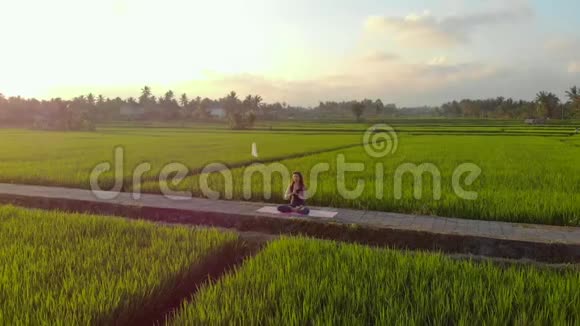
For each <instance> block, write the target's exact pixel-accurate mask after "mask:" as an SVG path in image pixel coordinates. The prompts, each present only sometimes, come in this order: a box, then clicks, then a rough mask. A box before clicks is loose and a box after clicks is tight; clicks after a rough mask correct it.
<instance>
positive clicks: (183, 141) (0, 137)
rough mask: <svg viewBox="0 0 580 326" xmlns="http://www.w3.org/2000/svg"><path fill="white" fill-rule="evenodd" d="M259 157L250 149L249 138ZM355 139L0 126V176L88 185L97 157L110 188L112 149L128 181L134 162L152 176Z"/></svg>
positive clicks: (0, 179) (19, 180)
mask: <svg viewBox="0 0 580 326" xmlns="http://www.w3.org/2000/svg"><path fill="white" fill-rule="evenodd" d="M254 142H255V143H256V144H257V145H258V154H259V157H258V158H255V157H252V155H251V151H250V149H251V146H252V143H254ZM358 143H360V136H359V135H358V134H357V135H354V134H329V135H315V134H309V133H301V132H298V133H265V132H224V131H215V132H212V131H205V132H204V131H196V130H188V129H166V128H141V129H139V128H103V129H99V130H98V131H97V132H95V133H82V132H50V131H33V130H21V129H4V130H0V148H2V160H1V161H0V182H9V183H27V184H42V185H60V186H69V187H79V188H89V187H90V182H89V181H90V179H89V176H90V172H91V171H92V170H93V169H94V168H95V166H97V164H99V163H101V162H109V163H110V164H111V165H112V166H111V171H109V172H105V173H103V174H102V175H101V176H100V177H99V183H100V185H101V187H102V188H103V189H110V188H112V186H113V184H114V181H115V176H114V172H113V171H114V164H115V159H114V153H115V148H116V147H122V148H123V149H124V155H123V160H124V164H123V172H124V173H123V174H124V176H123V179H124V180H125V186H128V185H129V184H130V183H131V182H132V178H133V174H132V172H133V171H134V169H135V167H136V166H138V165H139V164H140V163H143V162H146V163H150V164H151V170H150V171H149V172H147V173H145V175H144V178H145V179H147V178H149V179H153V178H155V177H156V176H157V175H159V173H160V171H161V169H162V168H163V167H164V166H166V165H167V164H168V163H174V162H178V163H181V164H183V165H185V166H186V167H187V168H188V169H189V170H190V171H191V172H193V171H195V170H196V169H201V168H202V167H203V166H205V165H206V164H208V163H214V162H220V163H225V164H233V165H235V164H241V163H246V162H251V161H255V160H271V159H275V158H283V157H286V156H288V155H296V154H301V153H305V152H313V151H320V150H324V149H325V148H336V147H340V146H344V145H348V144H358Z"/></svg>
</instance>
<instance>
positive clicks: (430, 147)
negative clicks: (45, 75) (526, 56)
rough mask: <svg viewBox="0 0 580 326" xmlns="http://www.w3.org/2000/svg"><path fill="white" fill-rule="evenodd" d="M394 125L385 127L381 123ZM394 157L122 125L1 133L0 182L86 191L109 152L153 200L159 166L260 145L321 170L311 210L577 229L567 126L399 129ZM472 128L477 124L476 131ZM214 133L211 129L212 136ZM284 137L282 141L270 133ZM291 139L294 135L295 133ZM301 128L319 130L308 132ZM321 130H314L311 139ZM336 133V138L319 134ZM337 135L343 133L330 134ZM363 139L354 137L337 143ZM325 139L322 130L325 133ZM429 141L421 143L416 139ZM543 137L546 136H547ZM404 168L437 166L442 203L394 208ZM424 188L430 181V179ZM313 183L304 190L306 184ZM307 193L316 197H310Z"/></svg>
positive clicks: (265, 152)
mask: <svg viewBox="0 0 580 326" xmlns="http://www.w3.org/2000/svg"><path fill="white" fill-rule="evenodd" d="M387 122H389V121H387ZM395 122H396V123H398V124H399V125H395V128H397V129H399V130H401V131H399V133H398V135H399V147H398V151H397V152H396V153H395V154H394V155H390V156H387V157H386V158H385V159H373V158H371V157H369V156H368V155H366V153H365V151H364V150H363V149H362V147H358V148H357V147H354V148H350V149H344V150H340V151H338V152H326V153H322V154H316V155H308V156H305V157H303V158H294V159H284V158H288V157H291V156H297V155H306V154H309V153H310V154H312V153H314V152H317V151H324V150H330V149H333V148H337V147H340V146H345V145H349V144H360V143H361V142H362V133H363V130H364V128H367V127H368V126H369V125H370V123H361V124H349V123H336V124H334V123H331V124H322V123H303V124H301V123H300V122H286V123H276V124H275V125H274V126H273V128H274V129H273V131H270V130H261V131H236V132H234V131H228V130H224V129H215V130H200V129H199V128H201V127H200V126H198V128H197V129H196V128H193V129H188V128H168V127H151V128H149V127H143V128H128V127H120V126H109V127H102V128H100V129H99V131H98V132H96V133H74V132H70V133H63V132H42V131H30V130H16V129H13V130H1V131H0V147H1V148H2V149H3V152H2V161H1V162H0V182H13V183H29V184H48V185H64V186H71V187H80V188H88V187H89V172H90V171H91V170H92V169H93V168H94V167H95V166H96V164H98V163H100V162H103V161H108V162H112V161H113V150H114V148H115V146H118V145H120V146H122V147H123V148H124V149H125V164H124V177H125V190H130V189H131V183H132V177H133V176H132V173H131V172H132V171H133V169H134V167H135V166H137V165H138V164H139V163H141V162H149V163H150V164H151V171H150V172H148V173H146V174H145V176H144V178H145V179H146V180H148V182H146V184H145V186H144V188H145V189H146V190H147V191H152V192H158V191H159V185H158V183H157V182H156V181H154V180H156V176H157V175H158V174H159V172H160V169H161V168H162V167H163V166H165V164H167V163H170V162H180V163H183V164H184V165H185V166H186V167H187V168H188V169H189V170H190V171H191V172H193V173H195V172H196V171H198V170H199V169H200V168H201V167H203V166H205V165H206V164H208V163H214V162H219V163H227V164H229V165H233V166H236V165H237V166H241V165H244V164H249V163H250V162H252V161H254V160H255V159H254V158H253V157H252V156H251V155H250V147H251V144H252V143H253V142H256V143H257V145H258V152H259V160H281V163H282V164H284V165H285V166H287V168H288V170H289V171H293V170H300V171H303V172H305V173H306V177H307V179H309V178H308V177H309V176H308V174H309V171H310V170H311V167H312V166H314V165H316V164H318V163H328V164H329V165H330V171H329V172H323V173H322V174H321V176H322V177H321V178H319V184H318V188H317V191H316V193H315V194H314V197H313V198H311V199H310V201H309V202H310V203H311V204H316V205H322V206H335V207H352V208H360V209H375V210H384V211H400V212H410V213H421V214H435V215H444V216H455V217H464V218H476V219H488V220H504V221H516V222H531V223H545V224H559V225H580V204H579V203H580V200H579V199H580V182H579V181H580V177H578V176H579V175H580V174H579V173H578V172H580V171H579V169H580V165H578V164H577V162H578V159H579V156H580V152H579V150H580V148H579V146H578V139H580V136H564V135H568V134H569V133H570V132H571V131H572V129H571V127H570V126H558V125H556V126H552V125H550V126H525V125H523V124H521V123H520V124H517V123H516V122H511V124H508V122H501V123H500V122H489V123H487V124H486V123H484V122H482V121H472V120H465V121H463V120H462V121H455V122H456V123H455V122H454V123H450V122H449V121H447V120H437V119H434V120H424V121H423V120H421V121H419V120H417V121H415V124H413V123H412V122H413V120H396V121H395ZM476 123H477V124H476ZM206 127H207V128H214V127H215V126H214V125H207V126H206ZM276 128H285V129H287V131H281V130H279V131H276ZM292 128H296V129H295V130H294V131H291V130H292ZM304 128H306V129H308V128H310V129H312V130H319V131H308V130H304ZM317 128H321V129H317ZM324 128H334V129H324ZM336 128H338V129H336ZM351 128H358V129H355V130H360V132H351V131H349V132H344V133H342V132H339V131H336V130H351ZM324 130H326V131H324ZM426 133H427V134H432V135H419V134H426ZM540 135H546V136H551V137H542V136H540ZM338 153H344V154H345V155H346V158H347V161H349V162H361V163H365V166H366V170H365V171H364V172H361V173H350V174H348V175H347V178H346V183H347V186H348V189H353V188H354V186H355V185H356V182H357V177H361V178H365V179H366V187H365V189H364V191H363V193H362V195H361V196H359V197H357V198H356V199H354V200H351V199H348V200H345V199H344V198H343V197H342V196H341V195H340V193H339V191H338V189H337V182H336V180H337V176H336V156H337V154H338ZM377 162H382V163H384V165H385V172H384V176H385V177H384V185H383V188H384V189H383V192H384V196H383V198H376V197H375V186H376V185H377V181H376V178H375V177H374V168H375V163H377ZM465 162H473V163H475V164H477V165H478V166H480V167H481V168H482V170H483V172H482V175H481V176H480V177H479V179H478V180H477V181H476V183H475V184H473V185H471V186H469V187H468V188H469V190H473V191H477V192H478V194H479V197H478V198H477V200H474V201H466V200H463V199H461V198H459V197H457V196H456V195H455V193H454V191H453V189H452V184H451V176H452V174H453V171H454V169H455V168H456V167H457V166H458V165H459V164H461V163H465ZM402 163H415V164H420V163H433V164H435V165H436V166H437V167H438V168H439V170H440V172H441V176H442V196H441V199H440V200H433V198H432V196H431V195H430V194H431V189H432V187H431V183H430V181H429V180H427V181H426V183H425V184H424V188H425V191H424V192H423V194H424V195H423V198H422V199H420V200H416V199H415V198H414V197H413V195H412V188H413V186H412V182H411V178H410V177H408V176H407V177H406V178H404V182H403V184H404V187H403V190H404V192H403V197H402V198H401V199H395V198H394V194H393V188H394V184H393V183H394V182H393V179H394V171H395V169H396V168H397V167H398V166H399V165H400V164H402ZM242 175H243V169H237V170H234V172H233V176H234V196H233V198H235V199H245V198H244V197H243V196H242V194H243V189H242V182H243V178H242ZM427 179H428V178H427ZM99 180H100V183H101V186H102V187H103V188H104V189H108V188H110V187H112V184H113V181H114V176H113V172H112V171H110V172H107V173H104V174H103V175H101V177H100V178H99ZM307 181H308V182H309V183H312V181H311V180H307ZM210 184H211V185H212V189H218V190H219V189H221V190H223V180H222V179H221V177H219V176H212V177H211V178H210ZM284 187H285V185H284V184H282V182H281V181H280V180H279V178H276V177H275V178H274V180H273V181H272V184H271V188H272V189H273V197H272V199H270V200H271V201H273V202H281V201H282V198H281V196H282V192H283V189H284ZM177 188H179V189H192V190H193V193H194V194H195V195H198V196H200V195H202V193H201V192H200V190H199V185H198V176H193V177H190V178H188V179H186V181H184V182H183V183H182V184H180V185H178V186H177ZM312 190H313V189H312ZM263 194H264V191H263V186H262V182H261V180H257V179H256V180H254V184H253V185H252V199H253V200H264V197H263Z"/></svg>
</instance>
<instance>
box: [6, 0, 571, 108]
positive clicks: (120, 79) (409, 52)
mask: <svg viewBox="0 0 580 326" xmlns="http://www.w3.org/2000/svg"><path fill="white" fill-rule="evenodd" d="M577 9H578V3H577V0H558V1H548V0H544V1H541V0H487V1H481V0H479V1H476V0H440V1H435V0H405V1H402V0H401V1H395V0H388V1H387V0H382V1H381V0H352V1H351V0H288V1H286V0H229V1H226V0H212V1H207V0H203V1H202V0H163V1H161V0H92V1H89V0H51V1H46V0H0V93H2V94H4V95H5V96H17V95H20V96H25V97H37V98H51V97H63V98H69V97H73V96H77V95H80V94H86V93H88V92H92V93H94V94H103V95H105V96H110V97H115V96H121V97H128V96H134V97H137V96H138V95H139V90H140V88H142V87H143V86H144V85H149V86H151V87H152V89H153V93H154V94H156V95H161V94H163V93H165V91H167V90H168V89H172V90H173V91H174V92H175V93H176V94H181V93H187V94H188V96H189V97H190V98H192V97H196V96H201V97H206V96H207V97H212V98H215V97H221V96H223V95H225V94H226V93H228V92H229V91H231V90H236V91H237V92H238V93H239V94H241V95H245V94H260V95H261V96H262V97H263V98H264V100H265V101H267V102H276V101H279V102H287V103H290V104H296V105H305V106H312V105H316V104H317V103H318V102H319V101H331V100H335V101H340V100H351V99H363V98H371V99H381V100H382V101H383V102H385V103H396V104H397V105H399V106H420V105H439V104H441V103H443V102H446V101H449V100H453V99H462V98H487V97H496V96H504V97H513V98H516V99H520V98H521V99H532V98H533V97H534V96H535V94H536V93H537V92H538V91H540V90H546V91H552V92H554V93H556V94H557V95H558V96H560V97H561V98H562V99H564V91H565V90H566V89H568V88H569V87H570V86H572V85H579V86H580V19H578V17H577V14H575V13H577Z"/></svg>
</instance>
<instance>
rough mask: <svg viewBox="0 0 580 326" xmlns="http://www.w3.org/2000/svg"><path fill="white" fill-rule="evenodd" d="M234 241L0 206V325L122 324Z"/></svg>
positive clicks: (227, 236) (207, 232)
mask: <svg viewBox="0 0 580 326" xmlns="http://www.w3.org/2000/svg"><path fill="white" fill-rule="evenodd" d="M236 239H237V235H236V234H234V233H229V232H218V231H216V230H211V229H194V228H186V227H163V226H159V225H156V224H153V223H146V222H137V221H127V220H124V219H119V218H112V217H97V216H90V215H79V214H65V213H59V212H47V211H37V210H26V209H21V208H15V207H10V206H3V207H0V280H1V281H0V324H1V325H49V324H50V325H89V324H113V323H116V324H119V325H124V324H127V323H128V322H130V321H132V320H134V319H135V318H138V317H140V316H141V315H142V314H143V313H145V312H147V311H148V310H150V309H151V308H154V307H155V305H157V304H159V303H160V302H163V301H164V300H167V299H168V298H169V297H170V296H172V295H173V292H174V291H175V288H176V286H178V285H179V284H180V281H181V280H183V279H184V277H185V275H187V274H188V273H192V270H195V268H196V266H197V265H198V264H200V263H201V262H203V261H204V260H205V259H207V258H208V257H209V256H211V255H215V254H217V253H218V252H219V250H220V248H223V246H225V245H227V244H231V243H233V242H234V241H236Z"/></svg>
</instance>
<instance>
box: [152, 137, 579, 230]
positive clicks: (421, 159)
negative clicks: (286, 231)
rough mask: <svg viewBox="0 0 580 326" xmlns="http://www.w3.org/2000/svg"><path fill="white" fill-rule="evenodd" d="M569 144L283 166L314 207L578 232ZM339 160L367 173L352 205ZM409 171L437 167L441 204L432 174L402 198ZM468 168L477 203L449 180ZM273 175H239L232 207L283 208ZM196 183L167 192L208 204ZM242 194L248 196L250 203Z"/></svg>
mask: <svg viewBox="0 0 580 326" xmlns="http://www.w3.org/2000/svg"><path fill="white" fill-rule="evenodd" d="M571 139H575V138H574V137H568V138H552V137H535V136H528V137H510V136H497V137H496V136H494V137H487V136H461V137H457V136H409V135H401V136H400V137H399V144H398V149H397V151H396V152H395V153H394V154H391V155H387V156H385V157H382V158H373V157H371V156H369V155H368V154H367V152H366V151H365V149H364V148H363V147H362V146H359V147H354V148H349V149H343V150H339V151H334V152H327V153H322V154H319V155H312V156H307V157H303V158H296V159H290V160H283V161H280V162H279V163H280V164H282V165H283V166H285V167H286V168H287V170H288V171H295V170H297V171H302V172H303V174H304V175H305V179H306V182H307V184H308V185H309V186H310V189H309V191H310V193H311V195H312V198H310V199H309V200H308V203H309V204H310V205H318V206H331V207H345V208H355V209H367V210H380V211H395V212H405V213H416V214H428V215H439V216H451V217H460V218H470V219H484V220H500V221H510V222H523V223H539V224H554V225H573V226H576V225H580V165H579V164H578V162H579V161H580V147H579V146H577V145H578V144H577V142H576V141H571ZM578 139H580V138H578ZM339 155H344V157H345V161H346V162H350V163H359V164H363V170H362V171H360V172H349V173H346V174H345V177H344V187H345V189H347V190H354V189H356V187H357V184H358V183H359V182H364V187H363V188H362V191H361V194H360V195H359V196H356V197H354V198H352V199H349V198H345V197H344V196H343V195H342V193H341V192H340V190H339V183H338V180H339V179H340V176H339V173H338V170H337V158H338V156H339ZM405 163H412V164H415V165H417V166H418V165H420V164H423V163H426V164H432V165H433V166H435V167H436V168H437V170H438V171H439V173H440V176H441V183H440V184H441V197H440V198H436V197H435V196H434V189H436V188H435V187H434V182H433V177H432V176H431V175H430V174H428V173H427V174H424V175H423V184H422V187H421V188H420V189H421V198H419V199H417V197H416V196H415V194H414V189H415V180H414V179H413V177H412V174H410V173H406V174H404V175H403V177H402V183H401V185H402V186H401V189H402V193H401V197H400V198H398V196H396V193H395V184H396V183H397V179H396V178H395V175H396V171H397V169H398V168H399V167H401V166H402V165H403V164H405ZM464 163H473V164H476V165H477V166H478V167H480V168H481V174H480V175H479V177H478V178H477V179H476V180H475V182H474V183H473V184H471V185H466V184H465V183H462V187H463V188H464V189H465V190H468V191H474V192H476V193H477V198H476V199H474V200H467V199H464V198H462V197H460V196H458V195H457V193H456V192H455V189H454V187H453V182H452V176H453V174H454V172H455V170H456V168H457V167H459V166H460V165H461V164H464ZM319 164H326V165H327V166H328V171H324V172H321V173H320V174H319V175H318V177H316V178H312V177H311V174H310V173H311V171H313V167H314V166H316V165H319ZM378 164H381V165H382V167H380V165H378ZM377 166H379V168H380V169H381V170H382V171H383V176H382V177H380V176H379V175H377V173H376V168H377ZM275 168H276V166H274V165H271V164H270V165H268V164H267V165H265V166H263V167H259V168H258V173H255V174H253V175H252V178H251V182H249V183H248V182H245V181H244V173H247V171H248V169H247V168H238V169H234V170H233V171H232V180H233V192H232V195H233V199H238V200H248V199H249V200H255V201H264V200H266V201H271V202H276V203H279V202H283V201H284V199H283V198H282V195H283V193H284V189H285V187H286V184H285V183H284V182H283V180H282V178H281V176H280V174H279V173H277V172H276V169H275ZM260 172H264V173H260ZM268 174H271V175H272V178H271V180H264V178H262V175H266V176H267V175H268ZM464 177H465V176H463V178H464ZM199 179H200V176H199V175H196V176H192V177H190V178H187V179H185V180H184V181H182V182H181V183H178V184H177V185H176V186H172V185H171V184H170V186H172V187H173V188H175V189H181V190H190V191H191V192H192V193H193V195H195V196H203V195H204V192H203V191H202V189H201V187H200V180H199ZM315 180H316V181H317V182H316V184H315ZM461 180H463V179H461ZM207 183H208V185H209V188H210V189H212V190H215V191H220V192H221V196H222V198H224V196H225V191H224V189H225V185H226V182H225V178H224V177H223V176H222V175H221V174H220V173H213V174H210V175H209V177H208V182H207ZM267 187H270V188H271V190H272V193H271V197H270V198H267V197H266V196H265V194H266V193H267V191H265V190H266V189H267ZM377 187H378V188H380V189H382V192H383V193H382V196H379V197H378V195H377V194H378V193H379V192H377V190H376V189H377ZM143 189H145V190H146V191H150V192H158V191H159V183H158V182H149V183H146V184H145V185H144V186H143ZM245 191H246V192H249V193H250V194H251V196H250V197H249V198H248V197H247V196H245Z"/></svg>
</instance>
